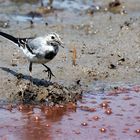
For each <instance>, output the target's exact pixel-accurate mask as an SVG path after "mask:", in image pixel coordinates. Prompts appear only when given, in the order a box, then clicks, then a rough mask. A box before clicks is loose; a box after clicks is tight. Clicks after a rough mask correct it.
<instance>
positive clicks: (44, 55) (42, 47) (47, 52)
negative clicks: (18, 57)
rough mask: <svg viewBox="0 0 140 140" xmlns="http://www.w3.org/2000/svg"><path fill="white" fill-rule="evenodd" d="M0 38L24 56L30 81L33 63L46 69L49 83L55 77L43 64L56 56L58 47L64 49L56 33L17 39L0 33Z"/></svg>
mask: <svg viewBox="0 0 140 140" xmlns="http://www.w3.org/2000/svg"><path fill="white" fill-rule="evenodd" d="M0 36H2V37H4V38H6V39H8V40H10V41H12V42H13V43H14V44H15V45H16V46H18V47H19V48H20V49H21V50H22V52H23V53H24V54H25V56H26V57H27V59H28V60H29V72H30V78H31V79H32V65H33V63H38V64H42V65H43V66H44V67H45V68H46V69H47V72H48V78H49V81H50V80H51V77H52V76H54V77H55V75H54V74H53V73H52V71H51V69H50V68H49V67H48V66H46V65H45V63H48V62H49V61H51V60H52V59H53V58H54V57H55V56H56V55H57V53H58V51H59V47H62V48H64V43H63V42H62V39H61V38H60V36H59V35H58V34H57V33H55V32H52V33H49V34H46V35H44V36H38V37H29V38H17V37H14V36H12V35H10V34H7V33H5V32H2V31H0ZM31 79H30V80H31Z"/></svg>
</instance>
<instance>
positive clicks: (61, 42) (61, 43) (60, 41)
mask: <svg viewBox="0 0 140 140" xmlns="http://www.w3.org/2000/svg"><path fill="white" fill-rule="evenodd" d="M59 43H60V46H61V47H62V48H64V45H65V44H64V42H63V41H62V40H59Z"/></svg>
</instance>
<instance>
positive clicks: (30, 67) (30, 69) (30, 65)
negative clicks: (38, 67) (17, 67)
mask: <svg viewBox="0 0 140 140" xmlns="http://www.w3.org/2000/svg"><path fill="white" fill-rule="evenodd" d="M29 71H30V81H31V83H32V82H33V79H32V62H30V64H29Z"/></svg>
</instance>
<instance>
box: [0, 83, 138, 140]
mask: <svg viewBox="0 0 140 140" xmlns="http://www.w3.org/2000/svg"><path fill="white" fill-rule="evenodd" d="M98 89H99V88H98ZM100 89H101V88H100ZM139 99H140V85H135V86H119V87H114V88H112V89H111V90H109V91H107V90H105V91H104V92H101V91H100V90H96V91H94V92H92V91H90V92H86V93H84V94H83V98H82V99H81V100H80V101H78V102H77V105H75V104H73V103H69V104H67V105H64V106H55V107H48V106H46V105H36V106H35V105H34V106H33V105H23V104H19V105H12V104H8V105H2V104H1V108H0V114H1V115H0V120H1V121H0V139H3V140H5V139H6V140H19V139H22V140H24V139H25V140H34V139H38V140H39V139H40V140H46V139H49V140H50V139H53V140H55V139H56V140H62V139H67V140H71V139H73V140H78V139H79V140H81V139H87V140H90V139H91V138H92V139H93V140H94V139H95V140H98V139H102V140H106V139H108V140H113V139H114V140H115V139H132V140H138V139H139V138H140V110H139V108H140V103H139Z"/></svg>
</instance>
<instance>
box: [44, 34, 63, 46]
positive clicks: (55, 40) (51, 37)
mask: <svg viewBox="0 0 140 140" xmlns="http://www.w3.org/2000/svg"><path fill="white" fill-rule="evenodd" d="M46 41H47V43H49V44H51V43H52V44H57V45H58V46H61V47H62V48H64V43H63V42H62V40H61V38H60V36H59V35H58V34H57V33H50V34H48V35H47V36H46Z"/></svg>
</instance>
